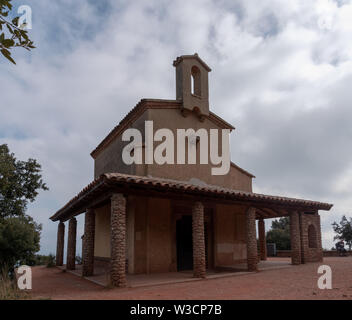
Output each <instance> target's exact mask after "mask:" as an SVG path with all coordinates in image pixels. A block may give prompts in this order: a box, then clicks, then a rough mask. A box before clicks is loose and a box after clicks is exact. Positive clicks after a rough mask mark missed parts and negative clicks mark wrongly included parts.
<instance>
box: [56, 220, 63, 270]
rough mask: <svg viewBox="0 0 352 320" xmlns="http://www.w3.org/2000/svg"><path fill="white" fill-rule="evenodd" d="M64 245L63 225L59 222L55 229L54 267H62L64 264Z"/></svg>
mask: <svg viewBox="0 0 352 320" xmlns="http://www.w3.org/2000/svg"><path fill="white" fill-rule="evenodd" d="M64 243H65V224H64V223H63V222H61V221H60V223H59V225H58V227H57V243H56V265H57V266H62V265H63V263H64Z"/></svg>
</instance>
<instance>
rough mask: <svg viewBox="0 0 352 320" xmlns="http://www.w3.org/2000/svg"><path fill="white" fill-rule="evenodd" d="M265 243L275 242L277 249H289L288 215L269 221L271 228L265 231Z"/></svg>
mask: <svg viewBox="0 0 352 320" xmlns="http://www.w3.org/2000/svg"><path fill="white" fill-rule="evenodd" d="M266 242H267V243H276V248H277V249H278V250H290V249H291V240H290V220H289V218H288V217H282V218H280V219H278V220H277V219H275V220H274V221H272V223H271V229H270V230H269V231H268V232H267V233H266Z"/></svg>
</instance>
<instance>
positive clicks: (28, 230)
mask: <svg viewBox="0 0 352 320" xmlns="http://www.w3.org/2000/svg"><path fill="white" fill-rule="evenodd" d="M41 229H42V227H41V225H39V224H37V223H36V222H34V221H33V219H32V218H31V217H29V216H21V217H11V218H7V219H3V220H2V221H1V222H0V268H1V269H2V268H5V267H8V268H9V269H10V271H11V270H12V269H13V267H14V266H15V265H16V264H19V265H22V264H26V265H34V264H35V259H36V257H35V253H36V252H37V251H39V249H40V246H39V241H40V231H41Z"/></svg>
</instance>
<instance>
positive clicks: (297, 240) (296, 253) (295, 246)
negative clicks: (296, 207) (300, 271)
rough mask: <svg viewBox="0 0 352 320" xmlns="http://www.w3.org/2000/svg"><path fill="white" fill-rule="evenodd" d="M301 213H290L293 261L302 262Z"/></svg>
mask: <svg viewBox="0 0 352 320" xmlns="http://www.w3.org/2000/svg"><path fill="white" fill-rule="evenodd" d="M299 220H300V219H299V214H298V212H297V211H292V212H291V213H290V238H291V262H292V264H300V263H301V236H300V223H299Z"/></svg>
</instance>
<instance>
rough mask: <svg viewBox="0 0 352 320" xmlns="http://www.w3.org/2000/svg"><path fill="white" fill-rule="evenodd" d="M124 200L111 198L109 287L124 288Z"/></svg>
mask: <svg viewBox="0 0 352 320" xmlns="http://www.w3.org/2000/svg"><path fill="white" fill-rule="evenodd" d="M125 259H126V199H125V197H124V196H123V195H122V194H121V193H116V194H113V195H112V197H111V285H112V286H115V287H125V286H126V261H125Z"/></svg>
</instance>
